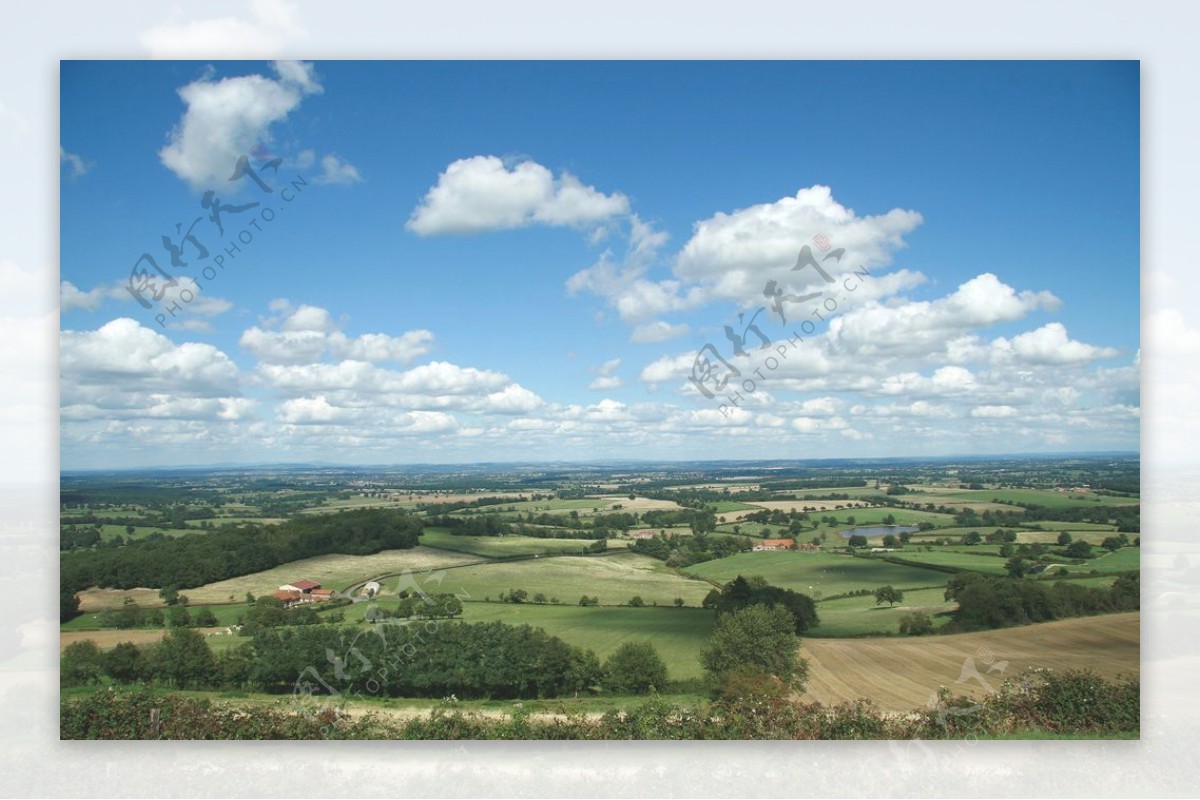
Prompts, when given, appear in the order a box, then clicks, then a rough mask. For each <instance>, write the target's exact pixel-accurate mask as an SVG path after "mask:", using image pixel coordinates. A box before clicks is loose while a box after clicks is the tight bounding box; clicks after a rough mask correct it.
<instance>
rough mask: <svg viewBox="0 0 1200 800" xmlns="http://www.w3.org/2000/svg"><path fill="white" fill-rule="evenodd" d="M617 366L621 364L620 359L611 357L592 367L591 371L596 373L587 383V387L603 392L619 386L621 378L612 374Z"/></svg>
mask: <svg viewBox="0 0 1200 800" xmlns="http://www.w3.org/2000/svg"><path fill="white" fill-rule="evenodd" d="M619 366H621V359H619V358H613V359H609V360H608V361H605V362H604V363H603V364H601V365H600V366H599V367H594V368H593V370H592V371H593V372H595V373H596V379H595V380H593V381H592V382H591V383H589V384H588V389H590V390H592V391H593V392H603V391H608V390H610V389H618V388H620V387H621V385H622V383H621V378H620V377H619V376H617V375H614V374H613V372H614V371H616V369H617V367H619Z"/></svg>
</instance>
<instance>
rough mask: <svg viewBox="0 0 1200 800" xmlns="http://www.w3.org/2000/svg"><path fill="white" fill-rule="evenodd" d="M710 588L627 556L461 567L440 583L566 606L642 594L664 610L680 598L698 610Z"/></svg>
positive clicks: (472, 595) (449, 588)
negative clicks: (585, 598) (520, 593)
mask: <svg viewBox="0 0 1200 800" xmlns="http://www.w3.org/2000/svg"><path fill="white" fill-rule="evenodd" d="M712 588H713V587H712V586H711V585H710V584H708V583H705V582H704V581H699V580H688V579H687V578H684V577H680V576H679V575H678V574H676V573H674V572H672V571H671V570H669V569H668V568H667V567H665V566H664V565H663V563H662V562H661V561H656V560H654V559H652V558H649V557H647V556H641V555H638V554H636V553H628V552H618V553H609V554H607V555H602V556H555V557H553V558H542V559H530V560H526V561H513V562H497V563H492V564H480V565H476V566H467V567H461V568H459V569H455V570H451V571H450V572H448V573H447V574H446V577H445V579H444V580H443V582H442V584H441V591H444V592H454V593H456V594H460V593H466V598H469V599H472V600H481V599H483V598H485V597H490V598H491V599H493V600H496V599H498V598H499V596H500V593H501V592H508V591H510V590H512V589H524V590H525V591H527V592H528V593H529V595H530V597H531V598H532V596H533V595H534V594H535V593H537V592H541V593H543V594H545V595H546V597H547V599H549V598H551V597H557V598H558V599H559V600H561V601H562V602H563V603H564V604H567V603H578V602H579V598H580V596H581V595H583V594H587V595H589V596H592V597H599V598H600V603H601V604H602V605H621V604H625V603H628V602H629V600H630V598H632V597H633V596H634V595H638V596H640V597H641V598H642V600H643V601H644V602H645V603H646V605H652V604H653V603H658V604H659V605H660V606H669V605H671V603H672V602H673V601H674V599H675V598H676V597H682V598H683V599H684V602H685V603H686V604H687V605H690V606H698V605H700V603H701V601H703V599H704V596H705V595H707V594H708V592H709V590H711V589H712ZM466 598H464V599H466Z"/></svg>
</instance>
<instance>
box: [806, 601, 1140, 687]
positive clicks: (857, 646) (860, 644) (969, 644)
mask: <svg viewBox="0 0 1200 800" xmlns="http://www.w3.org/2000/svg"><path fill="white" fill-rule="evenodd" d="M1139 625H1140V614H1139V613H1138V612H1131V613H1126V614H1108V615H1104V616H1099V617H1083V618H1080V619H1068V620H1061V621H1059V622H1045V623H1042V624H1039V625H1028V626H1025V627H1021V628H1005V629H1003V630H996V631H984V632H980V633H961V634H954V635H950V636H935V637H919V638H904V639H900V638H892V639H814V638H805V639H803V640H802V643H801V647H800V654H801V655H802V656H803V657H805V658H807V659H808V661H809V681H808V690H807V692H806V693H805V697H806V698H808V699H810V700H819V701H821V702H824V703H838V702H843V701H847V700H852V699H855V698H859V697H867V698H870V699H872V700H873V701H875V703H876V705H878V706H879V707H880V708H883V709H885V710H890V711H911V710H913V709H918V708H927V707H928V704H929V700H930V697H931V695H934V694H935V693H936V692H937V690H938V687H939V686H947V687H949V688H950V689H951V691H952V692H954V693H955V694H963V695H969V696H972V697H982V696H983V695H984V694H986V693H987V692H988V691H994V690H995V689H997V688H998V687H999V686H1000V683H1001V681H1002V680H1003V679H1004V678H1007V677H1012V678H1015V677H1017V676H1018V675H1019V674H1020V672H1021V671H1022V670H1024V669H1026V668H1034V667H1046V668H1050V669H1055V670H1064V669H1079V668H1082V667H1086V668H1088V669H1092V670H1095V671H1096V672H1098V673H1099V674H1100V675H1102V676H1104V677H1106V678H1116V677H1118V676H1124V677H1127V678H1128V677H1135V676H1137V675H1138V674H1139V670H1140V649H1139V644H1138V642H1139ZM968 659H970V661H968ZM964 666H966V667H968V668H969V667H971V666H973V667H974V669H975V670H976V671H978V673H979V674H980V675H981V676H982V677H981V679H973V678H972V677H971V673H970V672H969V671H968V670H964ZM989 669H991V670H992V671H991V672H989V671H988V670H989ZM981 680H982V681H983V683H981ZM985 687H986V688H985Z"/></svg>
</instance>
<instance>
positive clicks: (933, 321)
mask: <svg viewBox="0 0 1200 800" xmlns="http://www.w3.org/2000/svg"><path fill="white" fill-rule="evenodd" d="M1058 306H1059V300H1058V298H1056V297H1055V296H1054V295H1052V294H1050V293H1049V292H1032V291H1023V292H1018V291H1016V290H1015V289H1013V288H1012V287H1011V286H1008V285H1007V284H1005V283H1003V282H1001V281H1000V279H999V278H997V277H996V276H995V275H993V274H992V273H990V272H985V273H983V274H982V275H977V276H976V277H974V278H972V279H971V280H969V281H967V282H966V283H964V284H962V285H961V286H959V287H958V289H957V290H955V291H954V293H953V294H950V295H948V296H946V297H943V298H940V299H938V300H934V301H928V302H926V301H919V302H918V301H906V302H902V303H900V302H898V303H891V304H887V305H884V304H881V303H879V302H877V301H874V302H871V303H869V304H867V305H865V306H861V307H857V308H853V309H851V310H849V311H847V312H846V313H845V314H842V315H841V316H838V317H837V318H835V319H834V320H833V321H832V322H831V323H830V325H829V331H830V338H831V341H832V343H833V346H834V347H835V349H836V350H837V351H838V352H840V353H844V354H848V355H854V356H880V355H887V356H901V355H909V356H911V355H928V354H930V353H934V352H940V351H942V350H943V349H944V348H945V347H947V346H951V347H953V346H956V345H957V346H961V344H962V342H961V339H960V338H959V337H961V336H962V335H963V334H964V333H967V332H969V331H971V330H973V329H976V328H983V327H987V326H989V325H994V324H996V323H1000V322H1012V321H1016V320H1019V319H1022V318H1024V317H1025V316H1027V315H1028V314H1030V313H1031V312H1033V311H1036V310H1048V311H1049V310H1054V309H1056V308H1058ZM1060 327H1061V326H1060Z"/></svg>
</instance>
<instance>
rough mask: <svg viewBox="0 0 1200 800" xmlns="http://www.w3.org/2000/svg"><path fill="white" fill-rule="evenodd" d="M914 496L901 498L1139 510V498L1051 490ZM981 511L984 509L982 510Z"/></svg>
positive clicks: (922, 493) (958, 491)
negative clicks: (1125, 507)
mask: <svg viewBox="0 0 1200 800" xmlns="http://www.w3.org/2000/svg"><path fill="white" fill-rule="evenodd" d="M912 488H914V489H917V492H916V493H915V494H911V495H902V496H901V499H903V500H905V501H907V502H915V503H938V504H939V505H941V504H946V505H950V504H952V503H953V504H960V503H962V504H966V505H968V506H970V505H971V504H972V503H992V502H997V501H998V502H1001V503H1010V504H1011V503H1027V504H1031V505H1040V506H1045V507H1046V508H1072V507H1075V506H1084V505H1087V506H1096V505H1104V506H1136V505H1138V503H1140V502H1141V501H1140V499H1139V498H1137V497H1111V496H1108V495H1097V494H1090V493H1089V494H1071V493H1068V492H1056V491H1053V490H1050V489H954V490H950V491H940V490H934V491H921V490H922V489H923V488H924V487H912ZM980 510H982V509H980Z"/></svg>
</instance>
